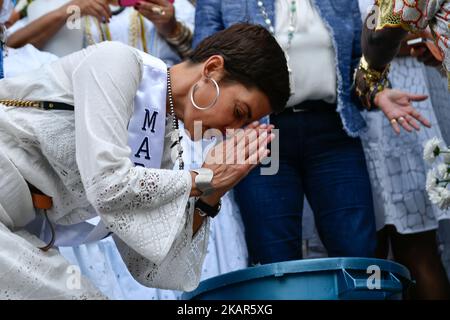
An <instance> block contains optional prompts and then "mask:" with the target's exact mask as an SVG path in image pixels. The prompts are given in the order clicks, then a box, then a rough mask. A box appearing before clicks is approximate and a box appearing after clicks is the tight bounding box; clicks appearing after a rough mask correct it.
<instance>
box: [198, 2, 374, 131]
mask: <svg viewBox="0 0 450 320" xmlns="http://www.w3.org/2000/svg"><path fill="white" fill-rule="evenodd" d="M257 1H258V0H241V1H239V0H198V1H197V10H196V16H195V34H194V46H197V45H198V43H199V42H200V41H201V40H203V39H204V38H206V37H207V36H209V35H211V34H213V33H215V32H217V31H220V30H223V29H225V28H227V27H229V26H230V25H232V24H235V23H238V22H249V23H255V24H260V25H263V26H265V27H267V25H266V24H265V22H264V18H263V16H262V14H261V11H260V9H259V8H258V5H257ZM261 1H263V3H264V6H265V7H266V10H267V12H268V14H269V15H270V19H271V20H272V23H273V25H275V22H274V21H275V1H274V0H261ZM312 3H313V4H314V5H315V7H316V8H317V10H318V12H319V14H320V15H321V17H322V19H323V21H324V22H325V24H326V26H327V28H328V29H329V31H330V33H331V35H332V39H333V45H334V49H335V52H336V61H337V63H336V71H337V75H338V86H337V88H338V89H337V90H338V95H337V108H338V112H339V114H340V115H341V119H342V123H343V125H344V129H345V130H346V132H347V133H348V134H349V135H350V136H353V137H355V136H357V135H358V132H359V131H360V130H361V129H362V128H364V127H365V121H364V120H363V118H362V116H361V114H360V111H359V109H358V108H360V106H358V105H357V100H355V99H354V97H353V91H352V89H351V86H352V82H353V71H354V69H355V67H356V66H357V63H358V62H359V59H360V57H361V29H362V25H361V16H360V11H359V7H358V1H356V0H339V1H337V0H312ZM317 63H320V61H317Z"/></svg>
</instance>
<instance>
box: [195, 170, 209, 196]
mask: <svg viewBox="0 0 450 320" xmlns="http://www.w3.org/2000/svg"><path fill="white" fill-rule="evenodd" d="M192 171H193V172H195V173H197V176H196V177H195V185H196V186H197V189H198V190H200V191H201V192H202V195H203V196H207V195H209V194H211V193H212V192H213V191H214V188H213V187H212V185H211V181H212V179H213V177H214V172H213V171H212V170H211V169H207V168H200V169H195V170H192Z"/></svg>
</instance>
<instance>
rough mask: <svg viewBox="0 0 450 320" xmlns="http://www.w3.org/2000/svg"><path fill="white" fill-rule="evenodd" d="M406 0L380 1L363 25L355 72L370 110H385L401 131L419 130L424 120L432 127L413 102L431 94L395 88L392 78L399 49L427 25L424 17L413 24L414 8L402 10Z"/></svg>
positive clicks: (424, 123)
mask: <svg viewBox="0 0 450 320" xmlns="http://www.w3.org/2000/svg"><path fill="white" fill-rule="evenodd" d="M442 2H446V0H442ZM402 3H403V2H402V1H397V0H378V1H376V3H375V4H376V5H375V6H374V8H373V10H372V12H371V13H370V14H369V15H368V17H367V20H366V23H365V24H364V26H363V34H362V49H363V58H362V59H361V62H360V65H359V67H358V68H357V70H356V73H355V89H356V94H357V96H358V97H359V98H360V100H361V103H362V104H363V106H364V107H365V108H366V109H368V110H374V109H380V110H382V111H383V113H384V114H385V116H386V117H387V118H388V119H389V121H390V123H391V125H392V128H393V130H394V131H395V132H396V133H400V127H403V129H405V130H406V131H408V132H412V131H413V130H414V129H415V130H419V129H420V124H422V125H424V126H426V127H430V123H429V121H428V120H427V119H425V118H424V117H423V116H422V115H421V114H420V113H419V112H417V111H416V110H415V109H414V108H413V106H412V102H414V101H423V100H426V99H427V98H428V97H427V96H424V95H414V94H409V93H406V92H401V91H398V90H395V89H391V88H390V84H389V81H388V75H389V67H390V63H391V61H392V60H393V59H394V58H395V57H396V56H397V54H398V53H399V50H400V47H401V44H402V42H403V41H404V39H405V38H406V37H407V35H408V33H409V32H410V31H416V30H419V27H421V28H422V29H424V28H426V27H427V24H425V23H424V21H423V20H422V22H420V21H419V22H417V23H415V25H411V23H409V22H408V21H410V20H408V16H407V14H408V13H409V14H411V12H410V11H408V10H403V11H398V10H399V8H400V7H401V5H402ZM417 5H422V4H420V3H419V4H417ZM427 5H428V4H427ZM400 9H401V8H400ZM408 9H409V10H413V9H412V8H408ZM416 9H421V8H416ZM422 9H426V8H422ZM400 12H402V13H400ZM423 12H424V11H423ZM405 14H406V15H405ZM373 17H375V18H376V23H375V26H372V25H371V20H373Z"/></svg>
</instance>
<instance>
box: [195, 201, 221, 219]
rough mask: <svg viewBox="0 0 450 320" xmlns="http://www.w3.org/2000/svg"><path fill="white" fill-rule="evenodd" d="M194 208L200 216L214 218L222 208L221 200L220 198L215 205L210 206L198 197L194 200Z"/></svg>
mask: <svg viewBox="0 0 450 320" xmlns="http://www.w3.org/2000/svg"><path fill="white" fill-rule="evenodd" d="M195 208H196V209H198V211H199V212H200V215H201V216H202V217H210V218H215V217H216V216H217V215H218V214H219V212H220V209H221V208H222V200H220V201H219V203H218V204H217V205H216V206H214V207H212V206H210V205H209V204H207V203H205V202H203V200H202V199H200V198H198V199H197V201H196V202H195Z"/></svg>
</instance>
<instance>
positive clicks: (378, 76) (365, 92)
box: [355, 56, 390, 110]
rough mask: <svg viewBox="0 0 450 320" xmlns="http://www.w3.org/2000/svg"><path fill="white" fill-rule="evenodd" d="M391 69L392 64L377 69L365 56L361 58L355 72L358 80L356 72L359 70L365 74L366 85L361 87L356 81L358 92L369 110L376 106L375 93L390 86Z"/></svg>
mask: <svg viewBox="0 0 450 320" xmlns="http://www.w3.org/2000/svg"><path fill="white" fill-rule="evenodd" d="M389 70H390V65H387V66H386V68H385V69H384V70H383V71H379V70H375V69H373V68H371V67H370V65H369V63H368V62H367V60H366V58H365V57H364V56H363V57H362V58H361V61H360V63H359V66H358V68H357V69H356V72H355V81H357V80H358V79H356V74H357V73H358V71H359V72H360V73H362V75H363V80H364V84H365V86H364V88H361V87H360V86H358V83H356V94H357V96H358V97H359V98H360V99H361V101H362V102H363V105H364V106H365V107H366V108H367V109H368V110H371V109H372V108H373V107H374V98H375V95H376V94H377V93H378V92H381V91H383V90H384V89H385V88H387V87H389V86H390V83H389V80H388V75H389Z"/></svg>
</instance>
